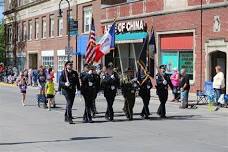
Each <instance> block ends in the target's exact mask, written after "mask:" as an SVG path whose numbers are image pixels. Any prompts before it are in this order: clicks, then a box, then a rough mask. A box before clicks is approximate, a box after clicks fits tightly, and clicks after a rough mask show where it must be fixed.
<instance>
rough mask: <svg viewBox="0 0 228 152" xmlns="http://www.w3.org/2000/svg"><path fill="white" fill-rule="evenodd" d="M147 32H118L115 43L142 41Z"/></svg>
mask: <svg viewBox="0 0 228 152" xmlns="http://www.w3.org/2000/svg"><path fill="white" fill-rule="evenodd" d="M147 34H148V33H147V32H135V33H120V34H116V43H117V44H121V43H142V42H143V39H144V38H146V36H147Z"/></svg>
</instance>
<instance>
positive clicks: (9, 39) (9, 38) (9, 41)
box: [8, 25, 13, 44]
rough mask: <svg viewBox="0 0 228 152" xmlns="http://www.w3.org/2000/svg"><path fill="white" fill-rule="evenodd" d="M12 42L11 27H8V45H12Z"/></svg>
mask: <svg viewBox="0 0 228 152" xmlns="http://www.w3.org/2000/svg"><path fill="white" fill-rule="evenodd" d="M12 41H13V30H12V26H11V25H10V26H8V44H12Z"/></svg>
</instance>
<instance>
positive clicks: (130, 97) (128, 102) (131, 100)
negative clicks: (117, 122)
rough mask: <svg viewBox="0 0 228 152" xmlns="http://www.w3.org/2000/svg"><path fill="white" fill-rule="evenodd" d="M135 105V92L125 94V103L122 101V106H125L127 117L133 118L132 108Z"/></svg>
mask: <svg viewBox="0 0 228 152" xmlns="http://www.w3.org/2000/svg"><path fill="white" fill-rule="evenodd" d="M134 105H135V93H128V94H127V95H125V103H124V107H125V110H126V111H125V113H126V116H127V118H129V119H133V108H134Z"/></svg>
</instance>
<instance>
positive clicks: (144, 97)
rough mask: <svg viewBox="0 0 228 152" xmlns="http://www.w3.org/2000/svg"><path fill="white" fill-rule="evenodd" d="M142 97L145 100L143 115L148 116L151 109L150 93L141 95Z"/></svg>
mask: <svg viewBox="0 0 228 152" xmlns="http://www.w3.org/2000/svg"><path fill="white" fill-rule="evenodd" d="M141 98H142V100H143V109H142V113H141V115H142V116H146V117H148V116H149V115H150V110H149V103H150V94H144V95H141Z"/></svg>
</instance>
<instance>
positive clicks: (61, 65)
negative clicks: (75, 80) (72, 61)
mask: <svg viewBox="0 0 228 152" xmlns="http://www.w3.org/2000/svg"><path fill="white" fill-rule="evenodd" d="M66 61H67V56H58V71H62V70H63V69H64V64H65V62H66Z"/></svg>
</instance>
